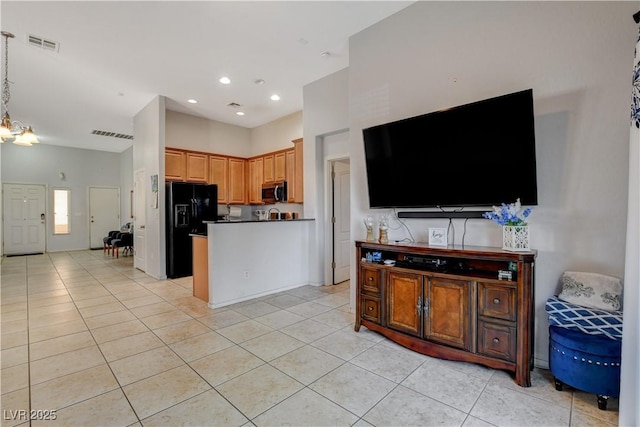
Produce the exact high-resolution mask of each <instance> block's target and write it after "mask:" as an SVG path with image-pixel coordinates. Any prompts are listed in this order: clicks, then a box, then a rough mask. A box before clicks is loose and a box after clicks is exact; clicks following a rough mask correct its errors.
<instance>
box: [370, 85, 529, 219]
mask: <svg viewBox="0 0 640 427" xmlns="http://www.w3.org/2000/svg"><path fill="white" fill-rule="evenodd" d="M362 133H363V138H364V151H365V162H366V170H367V182H368V186H369V206H370V207H371V208H396V207H401V208H428V207H466V206H493V205H499V204H501V203H512V202H515V201H516V199H518V198H519V199H520V202H521V203H522V204H523V205H537V204H538V196H537V180H536V150H535V132H534V118H533V91H532V90H531V89H527V90H524V91H521V92H515V93H511V94H507V95H502V96H498V97H496V98H490V99H485V100H482V101H478V102H474V103H471V104H466V105H461V106H458V107H453V108H449V109H445V110H440V111H435V112H432V113H428V114H424V115H421V116H416V117H412V118H408V119H403V120H398V121H395V122H391V123H386V124H382V125H378V126H373V127H370V128H366V129H363V130H362Z"/></svg>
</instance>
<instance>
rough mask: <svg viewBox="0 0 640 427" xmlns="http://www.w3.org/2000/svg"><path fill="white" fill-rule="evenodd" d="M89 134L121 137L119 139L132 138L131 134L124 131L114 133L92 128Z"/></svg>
mask: <svg viewBox="0 0 640 427" xmlns="http://www.w3.org/2000/svg"><path fill="white" fill-rule="evenodd" d="M91 135H100V136H111V137H113V138H121V139H133V135H127V134H124V133H116V132H107V131H104V130H92V131H91Z"/></svg>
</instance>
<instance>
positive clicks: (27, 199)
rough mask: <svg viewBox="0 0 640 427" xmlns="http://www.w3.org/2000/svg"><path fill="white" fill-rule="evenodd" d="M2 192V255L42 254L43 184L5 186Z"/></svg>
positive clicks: (44, 242) (44, 214)
mask: <svg viewBox="0 0 640 427" xmlns="http://www.w3.org/2000/svg"><path fill="white" fill-rule="evenodd" d="M2 190H3V191H2V194H3V200H2V206H3V209H4V212H3V218H4V221H3V235H4V254H5V255H23V254H38V253H44V252H45V248H46V234H45V233H46V218H47V214H46V211H45V209H46V203H45V187H44V185H25V184H4V185H3V187H2Z"/></svg>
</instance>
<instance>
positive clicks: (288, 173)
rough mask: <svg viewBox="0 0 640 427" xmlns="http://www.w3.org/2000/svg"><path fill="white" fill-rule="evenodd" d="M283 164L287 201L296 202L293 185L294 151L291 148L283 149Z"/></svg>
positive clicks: (294, 171) (294, 170)
mask: <svg viewBox="0 0 640 427" xmlns="http://www.w3.org/2000/svg"><path fill="white" fill-rule="evenodd" d="M284 164H285V178H284V179H285V180H286V181H287V198H288V199H287V201H288V202H289V203H295V202H296V186H295V181H296V180H295V173H296V153H295V151H294V150H293V148H292V149H290V150H287V151H285V153H284Z"/></svg>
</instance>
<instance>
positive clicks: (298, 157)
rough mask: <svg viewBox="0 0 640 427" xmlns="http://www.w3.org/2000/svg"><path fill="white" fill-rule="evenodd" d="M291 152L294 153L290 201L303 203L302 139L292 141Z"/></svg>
mask: <svg viewBox="0 0 640 427" xmlns="http://www.w3.org/2000/svg"><path fill="white" fill-rule="evenodd" d="M293 150H294V152H295V170H294V172H293V174H294V175H293V185H292V186H291V187H293V191H294V197H295V198H294V200H290V201H291V202H295V203H302V202H303V201H304V197H303V188H304V187H303V181H304V179H303V177H304V173H303V164H304V158H303V152H302V138H299V139H295V140H293Z"/></svg>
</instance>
